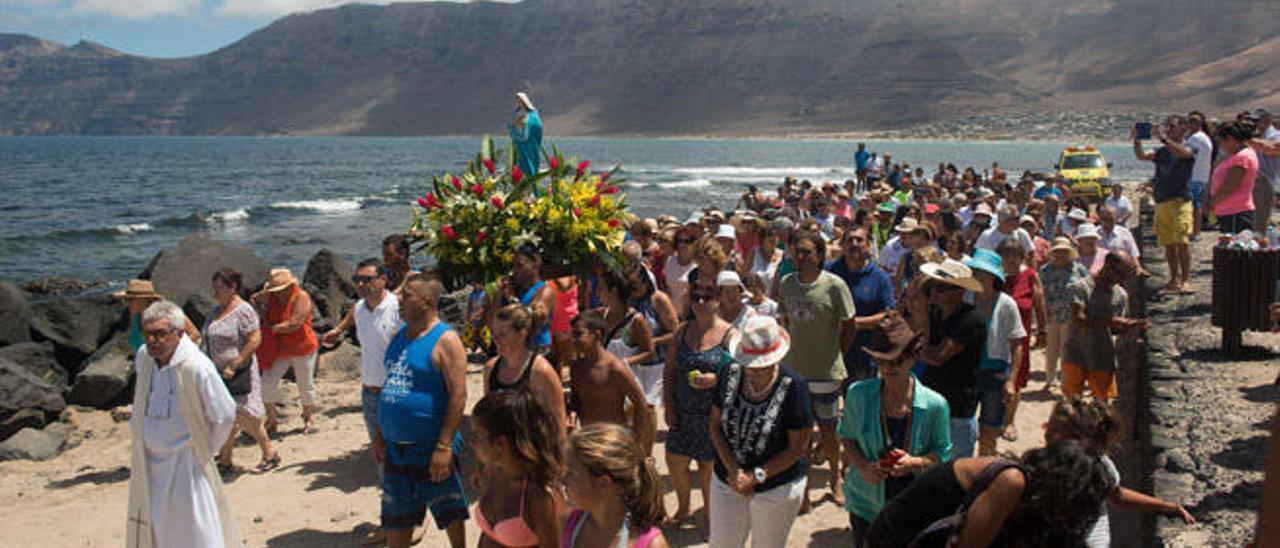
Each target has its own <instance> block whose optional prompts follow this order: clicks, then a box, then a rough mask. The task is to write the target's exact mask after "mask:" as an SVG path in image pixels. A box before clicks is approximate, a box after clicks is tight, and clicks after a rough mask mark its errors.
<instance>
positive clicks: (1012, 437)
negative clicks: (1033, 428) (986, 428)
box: [1000, 424, 1018, 443]
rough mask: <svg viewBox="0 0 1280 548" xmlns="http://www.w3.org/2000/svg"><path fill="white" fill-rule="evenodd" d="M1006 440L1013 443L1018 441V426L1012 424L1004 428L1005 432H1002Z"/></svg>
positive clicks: (1001, 435)
mask: <svg viewBox="0 0 1280 548" xmlns="http://www.w3.org/2000/svg"><path fill="white" fill-rule="evenodd" d="M1000 437H1002V438H1004V441H1007V442H1010V443H1013V442H1015V441H1018V427H1017V426H1014V425H1012V424H1010V425H1009V426H1006V427H1005V428H1004V433H1002V434H1000Z"/></svg>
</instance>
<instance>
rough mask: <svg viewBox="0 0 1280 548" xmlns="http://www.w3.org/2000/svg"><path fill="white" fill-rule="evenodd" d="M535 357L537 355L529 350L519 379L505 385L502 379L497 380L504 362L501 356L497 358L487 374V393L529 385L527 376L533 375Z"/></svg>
mask: <svg viewBox="0 0 1280 548" xmlns="http://www.w3.org/2000/svg"><path fill="white" fill-rule="evenodd" d="M536 357H537V353H535V352H533V351H532V350H530V351H529V352H528V354H527V355H526V356H525V358H524V370H523V371H521V372H520V378H518V379H516V382H513V383H511V384H506V383H503V382H502V379H499V378H498V370H500V369H502V365H503V364H504V363H506V360H505V359H503V357H502V356H498V361H497V362H494V364H493V370H492V371H490V372H489V391H490V392H495V391H498V390H510V389H513V388H520V387H522V386H528V385H529V376H530V375H531V374H532V373H533V359H534V358H536Z"/></svg>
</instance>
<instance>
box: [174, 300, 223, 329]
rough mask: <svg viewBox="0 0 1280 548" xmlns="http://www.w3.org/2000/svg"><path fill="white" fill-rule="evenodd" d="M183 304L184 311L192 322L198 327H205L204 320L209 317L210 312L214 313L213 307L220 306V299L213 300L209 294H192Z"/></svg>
mask: <svg viewBox="0 0 1280 548" xmlns="http://www.w3.org/2000/svg"><path fill="white" fill-rule="evenodd" d="M181 304H182V313H183V314H186V315H187V318H188V319H190V320H191V323H193V324H195V326H196V329H203V327H204V321H205V320H206V319H208V318H209V314H212V313H213V309H214V308H216V307H217V306H218V301H215V300H213V297H212V296H209V295H192V296H191V298H190V299H187V302H185V303H181Z"/></svg>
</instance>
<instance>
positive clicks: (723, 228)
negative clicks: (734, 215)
mask: <svg viewBox="0 0 1280 548" xmlns="http://www.w3.org/2000/svg"><path fill="white" fill-rule="evenodd" d="M715 237H716V238H728V239H730V240H734V241H737V239H738V231H737V230H736V229H734V228H733V225H731V224H727V223H726V224H722V225H720V226H719V227H716V236H715Z"/></svg>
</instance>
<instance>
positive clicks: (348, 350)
mask: <svg viewBox="0 0 1280 548" xmlns="http://www.w3.org/2000/svg"><path fill="white" fill-rule="evenodd" d="M360 352H361V350H360V348H359V347H357V346H355V345H353V344H351V343H349V342H345V341H344V342H342V343H341V344H339V345H338V346H336V347H334V349H333V350H330V351H328V352H326V353H324V354H322V355H321V356H320V359H319V363H318V364H317V365H316V375H317V376H319V377H321V378H323V379H324V380H326V381H330V382H342V381H358V380H359V379H360Z"/></svg>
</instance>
